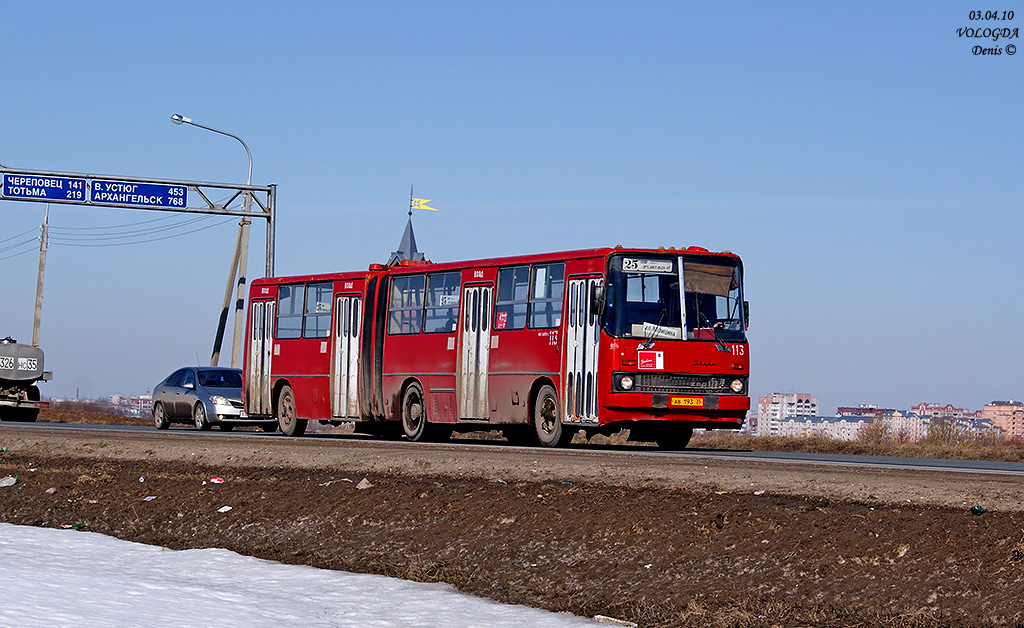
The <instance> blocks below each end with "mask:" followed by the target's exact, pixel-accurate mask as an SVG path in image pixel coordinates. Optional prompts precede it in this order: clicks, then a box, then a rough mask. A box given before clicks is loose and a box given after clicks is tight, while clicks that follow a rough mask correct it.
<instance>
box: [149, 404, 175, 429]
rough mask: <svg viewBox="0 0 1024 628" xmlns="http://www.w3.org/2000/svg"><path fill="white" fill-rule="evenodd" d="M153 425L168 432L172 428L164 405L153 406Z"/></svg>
mask: <svg viewBox="0 0 1024 628" xmlns="http://www.w3.org/2000/svg"><path fill="white" fill-rule="evenodd" d="M153 424H154V425H156V429H158V430H166V429H167V428H169V427H170V426H171V422H170V421H169V420H168V419H167V413H166V412H164V404H162V403H158V404H156V405H155V406H153Z"/></svg>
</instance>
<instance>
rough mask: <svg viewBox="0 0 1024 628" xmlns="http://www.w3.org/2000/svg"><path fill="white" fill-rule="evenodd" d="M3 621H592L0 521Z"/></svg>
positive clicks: (41, 626) (564, 626) (236, 627)
mask: <svg viewBox="0 0 1024 628" xmlns="http://www.w3.org/2000/svg"><path fill="white" fill-rule="evenodd" d="M0 565H3V568H4V589H5V592H4V596H3V600H2V601H0V626H19V627H20V628H36V627H38V628H52V627H54V626H69V627H73V628H90V627H96V628H99V627H104V628H109V627H120V626H124V627H129V626H131V627H135V626H150V627H161V626H167V627H173V628H180V627H181V626H217V627H218V628H279V627H281V626H302V627H303V628H321V627H322V628H327V627H330V628H349V627H351V628H356V627H359V628H367V627H369V628H391V627H395V628H416V627H419V626H422V627H423V628H428V627H430V628H433V627H435V626H446V627H450V628H462V627H466V628H468V627H470V626H488V627H491V628H522V626H531V627H545V628H547V627H550V628H571V627H583V626H597V625H599V624H597V623H595V622H593V621H591V620H588V619H584V618H581V617H576V616H573V615H569V614H567V613H550V612H547V611H542V610H537V609H532V608H527V607H523V606H511V605H507V604H498V603H496V602H491V601H488V600H483V599H480V598H475V597H472V596H469V595H464V594H462V593H458V592H456V591H455V590H454V589H453V588H452V587H450V586H448V585H441V584H422V583H415V582H407V581H405V580H398V579H395V578H386V577H383V576H372V575H362V574H353V573H348V572H342V571H330V570H326V569H316V568H313V567H305V566H301V565H284V564H281V563H276V562H272V561H267V560H261V559H258V558H251V557H248V556H242V555H240V554H236V553H235V552H231V551H228V550H223V549H203V550H185V551H172V550H168V549H166V548H162V547H157V546H153V545H143V544H140V543H131V542H128V541H122V540H120V539H115V538H113V537H109V536H104V535H102V534H96V533H92V532H78V531H75V530H56V529H51V528H35V527H30V526H16V525H11V524H6V523H0Z"/></svg>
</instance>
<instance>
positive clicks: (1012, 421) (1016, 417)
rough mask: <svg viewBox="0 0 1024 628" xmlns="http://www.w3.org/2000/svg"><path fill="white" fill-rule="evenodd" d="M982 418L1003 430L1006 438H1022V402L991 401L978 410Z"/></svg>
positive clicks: (1023, 407) (1023, 436)
mask: <svg viewBox="0 0 1024 628" xmlns="http://www.w3.org/2000/svg"><path fill="white" fill-rule="evenodd" d="M980 415H981V419H982V420H988V421H991V422H992V424H993V425H995V426H996V427H998V428H999V429H1001V430H1003V434H1004V436H1005V437H1006V438H1010V439H1018V440H1024V402H1021V401H1013V400H1010V401H993V402H992V403H986V404H985V407H984V408H982V409H981V412H980Z"/></svg>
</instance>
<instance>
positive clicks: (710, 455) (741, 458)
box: [0, 423, 1024, 476]
mask: <svg viewBox="0 0 1024 628" xmlns="http://www.w3.org/2000/svg"><path fill="white" fill-rule="evenodd" d="M3 428H12V429H26V430H36V429H38V430H72V431H83V432H125V433H131V434H139V435H146V434H148V435H151V436H154V437H164V436H167V435H171V434H173V435H174V436H175V437H178V436H182V437H186V438H195V439H231V440H233V439H238V438H242V439H254V440H252V442H261V443H262V442H267V441H270V440H273V441H278V442H280V443H282V444H283V443H287V442H293V443H296V444H299V443H303V442H307V443H312V442H316V443H330V442H338V443H362V444H366V445H369V446H383V447H388V446H395V447H399V448H402V449H404V448H407V447H414V448H427V447H429V448H431V449H434V450H440V451H444V450H448V449H451V450H455V451H458V450H467V451H474V450H479V449H481V448H484V451H486V452H502V451H505V452H507V451H509V450H513V449H514V450H517V451H527V452H537V453H538V454H549V453H552V450H544V449H538V448H531V447H515V446H512V445H508V444H506V443H504V442H503V441H491V440H473V439H458V440H455V441H451V442H447V443H429V444H427V443H408V442H405V441H404V440H403V441H386V440H382V439H379V438H375V437H371V436H366V435H361V434H351V433H345V432H340V433H339V432H337V431H333V432H315V433H312V434H307V435H306V436H303V437H301V438H299V439H290V438H288V437H285V436H283V435H281V434H275V433H266V432H259V431H256V432H243V431H232V432H221V431H219V430H216V429H214V430H211V431H209V432H199V431H197V430H194V429H192V428H191V427H180V426H176V427H172V428H171V430H170V431H168V432H157V431H156V430H154V429H153V428H152V427H151V426H146V425H98V424H96V425H90V424H71V423H2V424H0V429H3ZM0 433H2V432H0ZM467 448H469V449H467ZM559 451H564V452H581V453H582V452H587V453H588V454H592V455H597V454H600V455H605V456H608V457H610V458H614V457H616V456H639V457H646V458H652V459H654V460H662V461H664V460H666V459H673V460H675V461H676V462H679V461H681V460H685V459H689V460H701V459H710V460H720V461H737V462H746V463H751V462H758V463H767V464H785V463H790V464H799V465H806V464H812V465H828V466H843V467H866V468H873V467H877V468H896V469H908V470H920V471H943V472H947V473H983V474H1006V475H1016V476H1024V463H1020V462H998V461H987V460H949V459H939V458H902V457H895V456H855V455H847V454H812V453H798V452H764V451H749V450H747V451H743V450H721V449H687V450H684V451H674V452H666V451H661V450H660V449H657V448H656V447H648V446H643V445H599V444H592V443H578V444H573V445H571V446H570V447H568V448H565V449H564V450H559Z"/></svg>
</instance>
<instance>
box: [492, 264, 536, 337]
mask: <svg viewBox="0 0 1024 628" xmlns="http://www.w3.org/2000/svg"><path fill="white" fill-rule="evenodd" d="M529 300H530V267H529V266H512V267H510V268H502V269H501V270H499V271H498V292H497V299H496V303H495V304H494V329H495V330H498V331H500V330H502V329H522V328H524V327H526V310H527V308H528V305H529Z"/></svg>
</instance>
